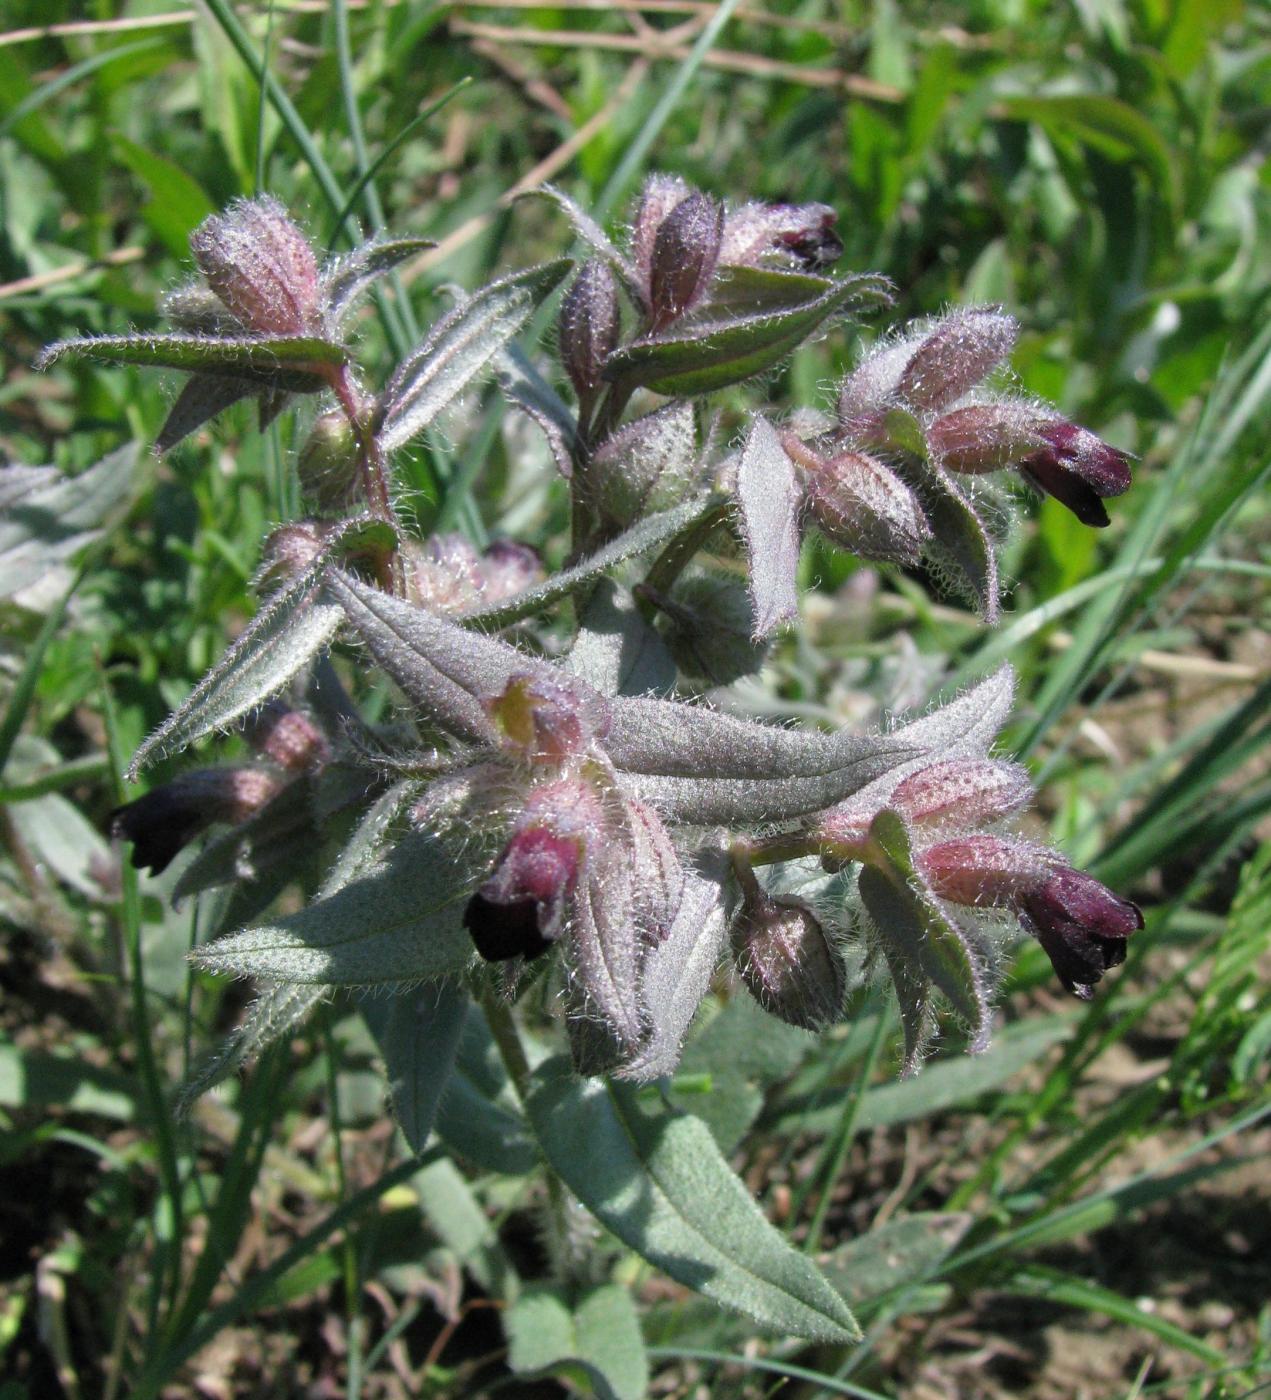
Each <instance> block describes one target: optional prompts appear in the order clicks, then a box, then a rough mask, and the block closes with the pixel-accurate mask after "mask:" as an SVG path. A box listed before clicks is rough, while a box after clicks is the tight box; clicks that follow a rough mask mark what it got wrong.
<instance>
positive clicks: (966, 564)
mask: <svg viewBox="0 0 1271 1400" xmlns="http://www.w3.org/2000/svg"><path fill="white" fill-rule="evenodd" d="M905 477H906V480H907V481H908V483H909V485H910V486H911V487H912V488H913V491H914V494H915V495H916V496H917V497H918V501H919V504H920V505H921V506H922V509H923V513H924V514H925V515H926V517H927V522H928V524H929V525H930V526H931V533H930V535H929V536H928V537H927V539H926V540H925V542H924V544H923V555H924V557H925V559H926V561H927V565H928V567H929V568H930V570H931V572H932V573H933V574H934V575H935V576H936V578H937V579H938V580H939V581H940V582H941V583H942V584H943V585H944V586H945V587H947V588H948V589H950V590H951V591H952V592H954V593H956V594H958V595H959V596H960V597H963V598H966V599H968V601H970V602H972V603H974V605H975V606H976V607H977V608H978V609H979V610H980V613H981V615H982V616H983V618H984V620H985V622H989V623H994V622H996V621H997V619H998V593H999V590H1000V585H999V582H998V573H997V551H996V549H995V548H994V545H993V541H992V539H991V538H990V536H989V532H988V530H987V529H986V528H985V526H984V522H983V521H982V520H981V519H980V516H979V514H978V513H977V511H976V509H975V507H974V506H973V505H972V504H971V502H970V501H969V500H968V499H967V497H966V495H965V494H964V493H963V492H962V491H961V490H959V489H958V487H957V485H956V484H955V483H954V481H953V478H952V477H951V476H950V475H949V473H948V472H946V471H945V470H944V469H943V468H942V467H938V466H935V465H933V464H928V465H926V466H922V467H918V468H916V469H915V470H914V471H912V472H909V473H906V474H905Z"/></svg>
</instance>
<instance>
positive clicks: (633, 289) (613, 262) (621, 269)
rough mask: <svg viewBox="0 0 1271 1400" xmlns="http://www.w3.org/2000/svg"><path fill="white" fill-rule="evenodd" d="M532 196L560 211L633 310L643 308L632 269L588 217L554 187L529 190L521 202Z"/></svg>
mask: <svg viewBox="0 0 1271 1400" xmlns="http://www.w3.org/2000/svg"><path fill="white" fill-rule="evenodd" d="M532 195H541V196H542V197H543V198H545V199H550V200H551V201H552V202H553V203H554V204H556V205H557V206H558V207H559V208H561V209H563V210H564V211H565V213H566V214H567V215H568V216H569V222H570V223H571V224H573V226H574V232H575V233H576V234H577V235H578V236H579V238H581V239H582V240H583V242H584V243H586V244H587V246H588V247H589V248H590V249H591V251H592V252H593V253H595V254H596V256H597V257H598V258H603V259H604V261H605V262H606V263H608V264H609V266H610V267H611V268H612V269H613V270H614V272H615V273H616V274H617V276H618V280H619V281H620V282H621V283H622V284H623V286H624V287H625V288H626V289H627V295H628V296H630V298H631V299H632V301H633V302H634V303H635V304H636V306H641V305H643V300H644V299H643V296H642V294H641V292H640V290H639V279H638V277H637V276H636V271H635V268H634V267H633V266H632V265H631V264H630V263H629V262H628V261H627V260H626V258H624V257H623V256H622V254H621V253H620V252H619V251H618V250H617V248H615V247H614V245H613V243H612V242H611V241H610V238H609V235H608V234H607V233H606V232H605V231H604V229H602V228H601V227H600V225H599V224H598V223H597V222H596V221H595V219H593V218H592V217H591V215H590V214H588V213H587V212H586V211H585V210H584V209H583V208H582V207H581V206H580V205H578V204H576V203H575V202H574V201H573V200H572V199H570V197H569V196H568V195H567V194H566V193H565V192H564V191H563V190H558V189H557V188H556V187H555V185H544V186H543V187H542V189H538V190H529V191H527V192H526V194H525V196H524V198H527V199H528V198H529V197H530V196H532Z"/></svg>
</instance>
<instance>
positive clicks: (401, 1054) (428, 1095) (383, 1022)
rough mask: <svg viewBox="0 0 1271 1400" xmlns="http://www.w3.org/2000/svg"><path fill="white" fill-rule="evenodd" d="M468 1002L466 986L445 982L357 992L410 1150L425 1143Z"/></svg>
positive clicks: (469, 1002)
mask: <svg viewBox="0 0 1271 1400" xmlns="http://www.w3.org/2000/svg"><path fill="white" fill-rule="evenodd" d="M470 1005H471V998H470V997H469V996H468V993H467V991H466V990H465V989H464V988H463V987H461V986H459V985H457V984H455V983H451V982H445V983H443V984H442V985H441V986H439V987H438V986H424V987H416V988H414V989H413V990H411V991H398V992H394V993H393V994H392V995H391V996H388V997H385V996H383V995H377V994H376V993H375V992H373V991H372V992H365V993H363V994H362V999H361V1009H362V1019H363V1020H364V1021H365V1022H366V1024H367V1025H368V1026H369V1027H370V1029H371V1034H372V1035H373V1036H374V1037H375V1043H376V1044H377V1045H378V1046H379V1050H380V1054H381V1055H383V1057H384V1069H385V1071H386V1072H387V1075H388V1087H389V1093H390V1095H391V1098H392V1104H393V1116H394V1117H395V1118H396V1119H397V1124H398V1127H400V1128H401V1130H402V1136H403V1137H405V1139H406V1141H407V1143H408V1144H409V1145H410V1148H411V1151H412V1152H422V1151H423V1150H424V1148H425V1146H426V1145H427V1143H428V1136H429V1134H430V1133H431V1132H432V1127H433V1121H434V1119H435V1118H436V1116H437V1106H438V1104H439V1103H440V1102H441V1096H442V1093H443V1091H444V1090H445V1087H446V1082H447V1080H448V1079H449V1077H450V1067H451V1065H452V1064H453V1063H454V1058H455V1051H456V1050H457V1049H458V1047H459V1037H460V1035H461V1034H462V1032H463V1023H464V1018H465V1017H466V1016H467V1014H468V1008H469V1006H470Z"/></svg>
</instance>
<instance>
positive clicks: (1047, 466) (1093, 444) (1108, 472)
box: [1019, 418, 1130, 527]
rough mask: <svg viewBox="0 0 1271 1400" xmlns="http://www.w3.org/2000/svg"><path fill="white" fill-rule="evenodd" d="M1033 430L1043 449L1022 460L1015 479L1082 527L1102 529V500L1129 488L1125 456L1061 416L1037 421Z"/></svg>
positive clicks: (1105, 517) (1105, 515)
mask: <svg viewBox="0 0 1271 1400" xmlns="http://www.w3.org/2000/svg"><path fill="white" fill-rule="evenodd" d="M1037 432H1038V434H1039V435H1040V436H1041V437H1042V438H1043V439H1044V441H1045V446H1044V447H1043V448H1041V449H1040V450H1039V451H1037V452H1034V453H1031V454H1030V455H1029V456H1027V457H1025V458H1024V460H1023V461H1022V462H1021V463H1020V464H1019V470H1020V475H1021V476H1022V477H1023V478H1024V480H1025V481H1027V482H1029V483H1030V484H1031V485H1033V486H1035V487H1036V488H1037V490H1039V491H1041V492H1044V493H1045V494H1046V495H1048V496H1053V497H1054V498H1055V499H1056V500H1057V501H1058V502H1059V503H1060V505H1063V506H1067V507H1068V509H1069V510H1070V511H1072V513H1073V514H1074V515H1075V516H1076V517H1077V519H1078V520H1080V521H1081V523H1082V524H1083V525H1094V526H1099V527H1102V526H1104V525H1107V524H1108V512H1107V511H1106V510H1105V509H1104V507H1103V498H1104V497H1107V496H1119V495H1121V493H1122V492H1123V491H1127V490H1129V487H1130V459H1129V457H1128V456H1127V455H1126V454H1125V453H1124V452H1119V451H1118V450H1117V449H1116V448H1115V447H1109V445H1108V444H1107V443H1106V442H1104V441H1103V439H1102V438H1099V437H1096V436H1095V434H1094V433H1092V432H1089V431H1088V430H1087V429H1085V428H1081V427H1078V426H1077V424H1076V423H1069V422H1067V421H1066V420H1065V419H1063V418H1050V419H1045V418H1042V419H1040V420H1039V422H1038V425H1037Z"/></svg>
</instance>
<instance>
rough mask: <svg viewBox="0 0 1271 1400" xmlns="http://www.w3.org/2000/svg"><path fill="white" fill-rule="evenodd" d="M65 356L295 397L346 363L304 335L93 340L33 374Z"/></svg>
mask: <svg viewBox="0 0 1271 1400" xmlns="http://www.w3.org/2000/svg"><path fill="white" fill-rule="evenodd" d="M67 355H71V356H78V357H82V358H84V359H89V360H105V361H106V362H107V363H109V364H118V365H152V366H155V367H157V368H163V369H184V370H189V371H191V372H193V373H202V374H214V375H218V376H220V377H222V378H227V379H242V380H246V381H247V382H248V383H251V384H267V385H269V386H270V387H272V388H278V389H286V390H288V391H289V392H291V393H294V394H316V393H317V392H318V391H319V390H320V389H325V388H326V387H327V384H328V383H329V382H330V381H329V377H328V371H329V370H330V369H332V368H339V367H340V366H342V365H345V364H347V363H348V359H349V355H348V351H347V350H345V348H344V347H343V346H342V345H336V344H335V343H334V342H333V341H330V340H323V339H321V338H320V337H318V336H309V335H247V336H243V335H240V336H205V335H93V336H83V337H81V338H79V339H76V340H59V341H57V342H56V344H53V345H50V346H49V347H48V349H47V350H45V351H44V352H43V353H42V354H41V355H40V357H39V359H38V360H37V361H36V368H37V369H47V368H48V367H49V365H51V364H52V363H53V362H54V361H55V360H60V359H62V358H63V357H64V356H67Z"/></svg>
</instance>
